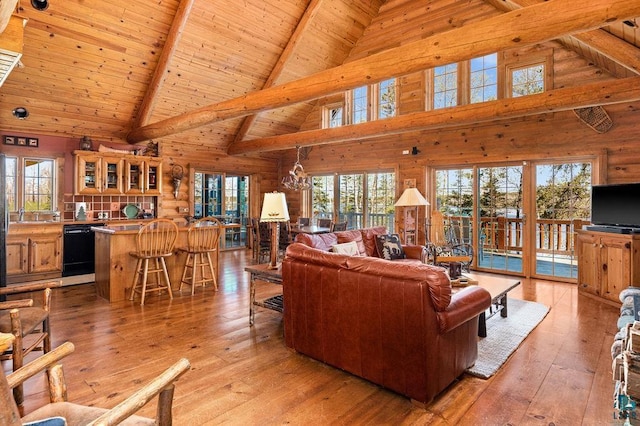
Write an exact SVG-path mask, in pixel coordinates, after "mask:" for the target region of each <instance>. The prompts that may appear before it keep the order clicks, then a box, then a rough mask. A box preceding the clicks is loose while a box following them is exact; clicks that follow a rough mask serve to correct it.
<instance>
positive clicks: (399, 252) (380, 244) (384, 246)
mask: <svg viewBox="0 0 640 426" xmlns="http://www.w3.org/2000/svg"><path fill="white" fill-rule="evenodd" d="M376 247H377V248H378V256H380V257H381V258H383V259H387V260H395V259H404V258H405V255H404V250H403V249H402V244H401V243H400V236H399V235H398V234H389V235H376Z"/></svg>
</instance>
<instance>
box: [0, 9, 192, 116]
mask: <svg viewBox="0 0 640 426" xmlns="http://www.w3.org/2000/svg"><path fill="white" fill-rule="evenodd" d="M0 1H1V0H0ZM194 2H195V0H180V4H179V5H178V10H177V11H176V14H175V16H174V17H173V22H172V23H171V29H170V30H169V34H167V41H166V42H165V43H164V47H163V48H162V53H161V54H160V58H159V59H158V65H156V69H155V71H154V73H153V77H151V81H150V82H149V86H148V87H147V93H145V95H144V97H143V98H142V104H140V110H139V111H138V115H137V117H136V120H135V122H134V123H133V127H134V128H136V127H139V126H141V125H143V124H146V123H147V122H148V121H149V117H150V116H151V112H152V110H153V106H154V104H155V102H156V99H157V97H158V93H160V89H161V88H162V84H163V83H164V77H165V75H166V73H167V71H168V70H169V64H170V63H171V58H172V57H173V54H174V53H175V51H176V48H177V47H178V43H179V42H180V38H181V37H182V32H183V31H184V27H185V26H186V25H187V21H188V20H189V15H190V14H191V9H192V7H193V3H194Z"/></svg>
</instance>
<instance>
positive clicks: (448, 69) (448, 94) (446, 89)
mask: <svg viewBox="0 0 640 426" xmlns="http://www.w3.org/2000/svg"><path fill="white" fill-rule="evenodd" d="M457 104H458V64H448V65H444V66H441V67H436V68H434V70H433V108H434V109H440V108H448V107H452V106H456V105H457Z"/></svg>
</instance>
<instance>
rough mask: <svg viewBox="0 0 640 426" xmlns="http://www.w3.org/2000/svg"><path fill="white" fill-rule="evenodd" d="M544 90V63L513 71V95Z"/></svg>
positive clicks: (523, 94) (530, 93) (531, 93)
mask: <svg viewBox="0 0 640 426" xmlns="http://www.w3.org/2000/svg"><path fill="white" fill-rule="evenodd" d="M542 92H544V64H536V65H532V66H529V67H525V68H518V69H514V70H512V71H511V96H512V97H514V98H515V97H518V96H526V95H533V94H535V93H542Z"/></svg>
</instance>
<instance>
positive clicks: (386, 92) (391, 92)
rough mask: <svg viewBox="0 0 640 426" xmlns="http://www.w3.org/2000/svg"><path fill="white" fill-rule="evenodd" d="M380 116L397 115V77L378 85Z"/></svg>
mask: <svg viewBox="0 0 640 426" xmlns="http://www.w3.org/2000/svg"><path fill="white" fill-rule="evenodd" d="M377 106H378V118H380V119H381V118H388V117H395V116H396V79H395V78H392V79H389V80H385V81H383V82H381V83H380V84H379V85H378V104H377Z"/></svg>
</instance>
